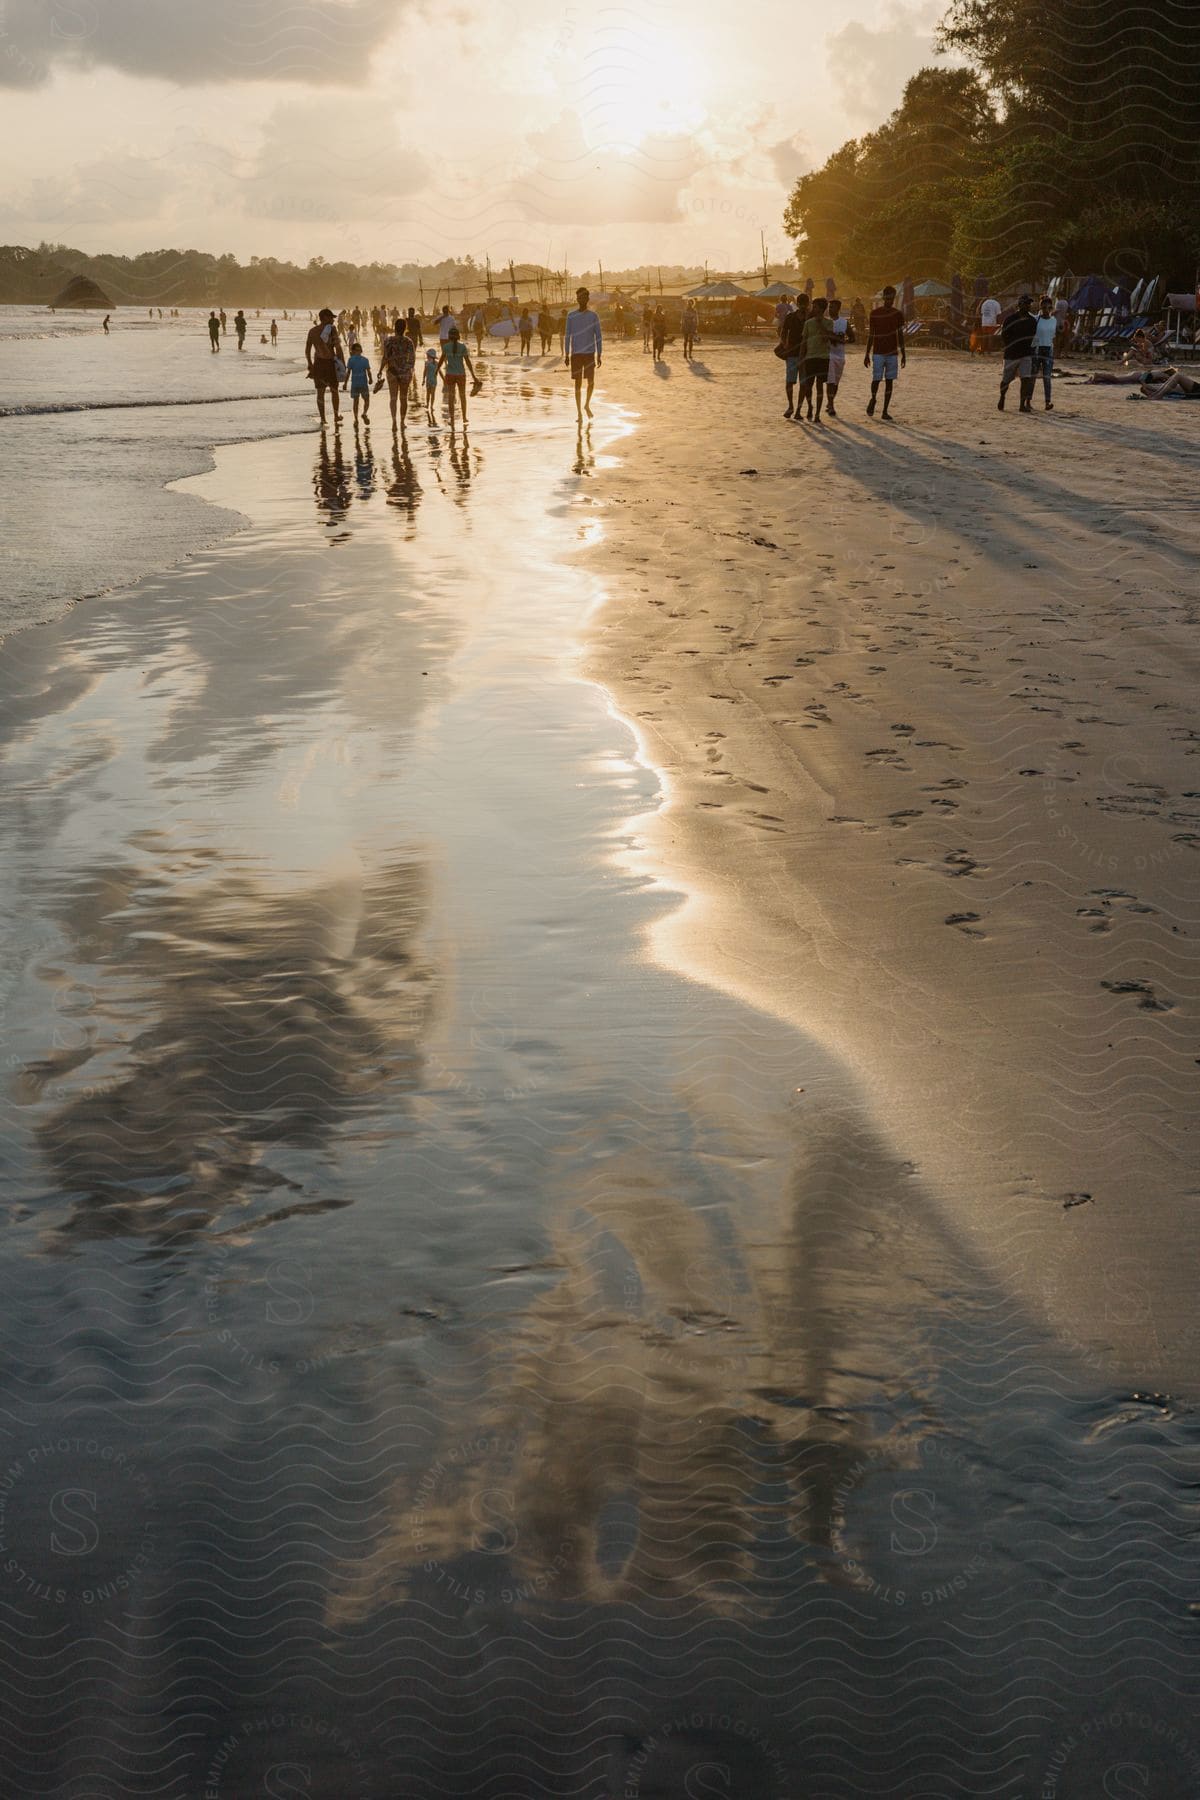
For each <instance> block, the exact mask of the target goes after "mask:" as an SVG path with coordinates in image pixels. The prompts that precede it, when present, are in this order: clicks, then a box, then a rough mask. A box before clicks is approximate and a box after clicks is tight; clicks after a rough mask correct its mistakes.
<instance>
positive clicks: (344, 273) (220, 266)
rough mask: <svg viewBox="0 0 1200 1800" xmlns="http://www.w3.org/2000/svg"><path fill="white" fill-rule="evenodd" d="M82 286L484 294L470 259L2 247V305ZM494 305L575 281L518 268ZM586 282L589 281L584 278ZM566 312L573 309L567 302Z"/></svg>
mask: <svg viewBox="0 0 1200 1800" xmlns="http://www.w3.org/2000/svg"><path fill="white" fill-rule="evenodd" d="M647 273H648V272H647V271H646V270H644V269H622V270H611V271H606V272H605V275H604V282H605V285H606V286H608V285H611V284H612V283H613V282H618V283H620V284H621V285H622V286H624V287H636V286H638V285H640V284H641V282H642V281H643V279H644V278H645V277H646V275H647ZM649 273H650V274H651V275H652V276H653V278H654V279H655V280H659V279H661V280H663V281H665V282H667V283H668V284H671V283H675V284H677V283H678V282H680V281H688V280H699V279H700V278H701V276H702V273H703V271H702V269H701V267H700V266H699V265H697V266H696V267H695V268H691V269H687V268H682V267H679V266H673V267H671V268H667V267H665V266H664V267H663V268H662V269H659V268H657V267H656V268H655V269H654V270H653V271H650V272H649ZM77 275H81V276H86V277H88V278H89V279H90V280H92V281H94V282H95V283H96V284H97V286H99V287H100V288H102V289H103V291H104V293H105V294H106V295H107V296H108V298H109V299H110V300H111V301H112V302H113V304H114V305H116V306H133V307H139V306H140V307H151V306H155V307H158V306H161V307H164V308H167V307H172V306H225V307H235V306H259V307H261V306H267V307H279V308H284V307H286V308H287V309H288V310H289V311H290V310H291V309H293V308H296V309H301V310H306V309H309V308H313V307H318V306H327V305H331V306H335V307H341V306H355V305H359V306H374V305H377V304H382V305H406V306H407V305H413V304H415V303H417V302H418V301H419V300H420V298H421V297H422V295H423V296H424V299H425V301H426V303H427V304H428V305H433V304H435V302H440V301H443V300H451V301H453V302H461V300H462V298H463V294H464V290H465V291H466V293H467V294H468V295H469V297H470V298H472V299H481V298H482V297H483V296H484V294H485V293H486V291H487V279H488V270H487V266H486V264H481V263H478V262H476V260H475V258H474V257H473V256H465V257H447V258H446V259H445V260H444V261H442V262H438V263H415V262H409V263H385V262H372V263H350V262H326V261H325V258H324V257H322V256H314V257H311V258H310V259H309V261H308V262H307V263H294V262H284V261H281V260H280V259H279V258H277V257H274V256H252V257H251V258H250V260H249V262H248V263H241V262H239V261H238V259H237V257H236V256H231V255H229V254H226V255H223V256H216V255H213V254H212V253H210V252H209V251H206V250H146V251H143V252H142V253H141V254H140V255H138V256H114V255H110V254H102V255H98V256H89V255H88V254H87V253H86V252H85V251H82V250H75V249H72V248H71V246H70V245H67V244H48V243H42V244H39V245H37V247H36V248H34V249H30V248H28V247H27V246H25V245H23V244H7V245H4V246H0V305H6V306H21V305H24V306H31V305H32V306H37V305H46V306H48V305H51V304H52V303H53V301H54V299H55V296H56V295H57V294H59V293H61V292H62V290H63V289H64V288H65V287H66V285H67V283H68V282H69V281H70V280H71V279H72V277H73V276H77ZM491 278H492V284H493V287H494V289H495V292H496V295H497V296H498V297H499V298H501V299H504V298H507V297H508V294H509V292H510V287H511V285H512V284H513V283H514V282H515V285H516V289H517V293H518V295H519V296H520V298H521V299H530V300H532V299H535V298H538V297H541V296H543V295H544V297H545V298H546V299H547V300H549V301H559V300H568V299H570V297H571V296H572V295H573V293H574V287H575V282H576V279H577V278H576V277H575V276H573V275H569V274H567V273H566V272H565V271H562V270H554V269H547V268H543V267H541V266H539V265H537V264H531V263H517V264H516V265H515V266H514V267H513V269H512V273H511V274H510V270H509V265H508V264H505V265H504V266H503V267H502V268H497V269H494V270H492V271H491ZM584 279H585V280H588V279H590V278H589V276H588V275H587V273H586V272H585V276H584ZM572 304H573V301H572Z"/></svg>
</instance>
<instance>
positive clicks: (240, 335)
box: [233, 306, 246, 350]
mask: <svg viewBox="0 0 1200 1800" xmlns="http://www.w3.org/2000/svg"><path fill="white" fill-rule="evenodd" d="M233 329H234V330H235V331H236V332H237V341H238V349H239V350H244V349H245V348H246V315H245V313H244V312H243V311H242V309H241V307H240V306H239V307H238V309H237V311H236V312H235V313H234V315H233Z"/></svg>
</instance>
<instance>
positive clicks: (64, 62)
mask: <svg viewBox="0 0 1200 1800" xmlns="http://www.w3.org/2000/svg"><path fill="white" fill-rule="evenodd" d="M397 16H398V14H397V8H396V6H395V4H394V0H5V4H4V7H3V10H2V12H0V86H5V87H25V88H29V87H38V86H40V85H41V84H42V83H43V82H45V81H46V80H48V79H49V77H50V75H51V74H52V73H53V72H54V70H55V69H57V68H64V67H65V68H74V69H90V68H95V67H97V66H107V67H110V68H114V69H123V70H125V71H126V72H127V73H128V74H132V75H142V76H158V77H160V78H162V79H164V80H167V81H174V82H180V83H183V84H185V85H194V84H196V83H199V82H210V81H300V82H305V83H307V84H309V85H320V84H322V83H336V82H345V81H349V80H352V79H353V78H354V77H356V76H361V75H362V74H363V73H364V72H365V70H366V67H367V64H368V61H369V60H370V56H371V52H372V50H373V49H374V48H375V46H376V45H377V44H378V43H379V42H380V40H381V39H382V38H383V36H384V35H385V34H386V33H387V32H388V31H389V30H390V29H392V28H393V27H394V26H395V24H396V21H397Z"/></svg>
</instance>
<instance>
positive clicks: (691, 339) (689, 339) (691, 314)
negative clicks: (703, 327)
mask: <svg viewBox="0 0 1200 1800" xmlns="http://www.w3.org/2000/svg"><path fill="white" fill-rule="evenodd" d="M699 323H700V319H699V315H698V314H697V312H696V302H695V301H694V300H689V301H688V303H687V305H686V306H685V307H684V309H683V360H684V362H691V361H692V349H693V347H694V345H695V342H696V327H697V326H698V325H699Z"/></svg>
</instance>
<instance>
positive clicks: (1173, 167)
mask: <svg viewBox="0 0 1200 1800" xmlns="http://www.w3.org/2000/svg"><path fill="white" fill-rule="evenodd" d="M936 51H937V53H938V54H939V55H949V56H951V57H953V58H955V59H957V60H955V61H954V62H952V63H951V64H941V65H939V66H935V67H930V68H924V69H921V70H919V71H918V72H917V74H915V75H914V76H913V77H912V79H911V80H910V81H909V82H908V84H907V85H906V87H905V89H904V94H903V97H902V99H901V101H900V104H899V106H898V107H897V108H896V110H895V112H893V113H892V115H891V117H890V118H889V119H887V120H885V121H884V123H883V124H882V125H880V126H879V128H878V129H877V130H876V131H872V132H869V133H868V134H867V135H866V136H864V137H861V138H852V139H851V140H850V141H849V142H848V143H845V144H843V145H841V147H840V148H839V149H837V150H835V151H834V153H833V155H832V156H830V157H829V159H828V160H827V162H826V163H825V164H824V166H823V167H822V168H820V169H817V170H814V171H813V172H812V173H811V174H807V175H802V176H801V177H800V179H799V180H798V181H797V182H796V185H795V187H794V188H793V190H792V194H791V197H790V199H789V201H788V206H787V210H786V212H785V214H784V223H785V226H786V228H787V230H788V232H789V233H790V234H791V236H792V237H793V238H794V239H795V241H796V253H797V259H798V262H799V264H800V266H801V267H802V268H805V269H807V270H809V271H810V272H811V273H813V274H814V275H817V276H820V275H826V274H832V275H835V276H838V277H841V278H843V279H844V280H845V281H846V282H848V283H850V284H853V285H862V286H865V285H870V286H872V287H875V286H878V285H879V284H880V283H882V282H883V281H884V280H889V279H890V280H892V281H897V280H899V279H900V278H902V277H903V276H905V275H912V276H913V277H914V279H916V280H921V279H923V278H928V277H934V278H937V279H942V280H946V281H948V280H949V279H950V276H951V275H952V274H953V273H960V274H962V275H963V276H964V277H965V278H966V279H967V280H968V282H969V281H970V280H971V279H972V278H973V277H974V276H975V275H977V274H984V275H986V276H987V277H988V279H989V281H990V283H991V285H992V287H993V288H1000V287H1004V286H1008V285H1010V284H1012V283H1017V282H1029V283H1033V284H1035V285H1036V284H1037V283H1038V282H1040V281H1041V280H1042V279H1043V278H1044V277H1045V276H1047V275H1050V274H1055V273H1059V272H1062V271H1066V270H1070V271H1072V272H1073V273H1075V274H1080V275H1082V274H1092V273H1096V274H1101V275H1104V276H1105V277H1106V278H1107V279H1108V280H1110V281H1111V282H1113V283H1117V282H1120V283H1121V284H1122V285H1125V286H1132V285H1133V283H1134V282H1136V281H1138V280H1140V279H1141V278H1142V277H1143V276H1145V275H1161V276H1164V277H1165V278H1166V280H1167V284H1168V286H1169V287H1175V288H1181V289H1190V288H1191V287H1192V284H1193V282H1194V280H1195V276H1196V269H1197V264H1198V263H1200V81H1198V80H1197V71H1198V70H1200V8H1198V7H1196V6H1195V5H1194V4H1193V0H1182V3H1181V0H1155V3H1154V4H1153V5H1144V4H1138V3H1137V0H1058V3H1056V4H1055V5H1054V6H1047V5H1046V4H1045V3H1044V0H1006V4H1004V5H1003V6H996V5H995V4H994V0H952V4H951V6H950V9H949V11H948V12H947V13H946V15H945V16H944V18H943V19H942V21H941V24H940V26H939V27H938V32H937V38H936ZM968 291H969V290H968Z"/></svg>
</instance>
